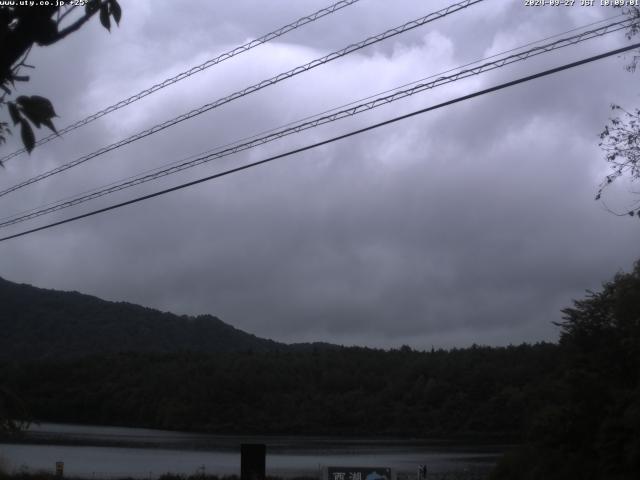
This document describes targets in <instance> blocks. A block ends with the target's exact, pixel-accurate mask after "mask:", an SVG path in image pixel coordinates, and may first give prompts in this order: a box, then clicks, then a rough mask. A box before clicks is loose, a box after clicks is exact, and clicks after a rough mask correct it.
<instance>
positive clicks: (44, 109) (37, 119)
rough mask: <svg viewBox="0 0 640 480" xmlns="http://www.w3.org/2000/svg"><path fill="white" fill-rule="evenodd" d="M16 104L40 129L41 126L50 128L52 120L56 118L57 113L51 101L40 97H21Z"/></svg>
mask: <svg viewBox="0 0 640 480" xmlns="http://www.w3.org/2000/svg"><path fill="white" fill-rule="evenodd" d="M16 102H17V103H18V105H20V107H21V108H22V112H23V113H24V114H25V115H26V116H27V118H28V119H29V120H31V121H32V122H33V123H34V124H35V126H36V127H38V128H40V125H41V124H45V125H47V126H49V124H51V119H52V118H53V117H55V116H56V112H55V110H54V109H53V105H52V104H51V102H50V101H49V99H47V98H44V97H41V96H39V95H33V96H31V97H26V96H24V95H21V96H20V97H18V98H17V99H16ZM54 131H55V130H54Z"/></svg>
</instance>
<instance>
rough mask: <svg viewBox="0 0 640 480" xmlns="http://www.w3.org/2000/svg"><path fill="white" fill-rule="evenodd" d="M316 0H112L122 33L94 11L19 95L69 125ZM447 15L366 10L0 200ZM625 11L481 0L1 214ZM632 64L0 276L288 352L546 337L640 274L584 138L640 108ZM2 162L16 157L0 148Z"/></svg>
mask: <svg viewBox="0 0 640 480" xmlns="http://www.w3.org/2000/svg"><path fill="white" fill-rule="evenodd" d="M328 3H329V0H318V1H316V0H313V1H312V0H305V1H295V2H293V1H284V0H269V1H268V2H264V1H248V0H243V1H237V2H219V1H189V2H186V1H185V2H173V1H168V0H162V1H157V0H154V1H151V0H145V1H143V0H135V1H125V0H122V1H121V5H122V9H123V16H122V22H121V24H120V27H119V28H112V31H111V34H109V33H108V32H107V31H106V30H105V29H104V28H102V27H101V26H100V25H99V22H98V19H97V18H95V19H93V21H92V22H90V24H89V25H87V26H85V27H84V28H83V29H82V30H81V31H79V32H78V33H76V34H74V35H72V36H70V37H68V38H67V39H66V40H64V41H62V42H59V43H58V44H56V45H54V46H52V47H47V48H40V49H34V51H33V52H32V54H31V56H30V58H29V62H30V63H32V64H33V65H35V66H36V69H35V70H34V71H32V72H30V73H31V76H32V81H31V82H29V83H28V84H24V85H22V84H21V85H19V94H26V95H32V94H38V95H43V96H46V97H48V98H50V99H51V100H52V101H53V103H54V105H55V108H56V110H57V113H58V115H59V118H57V119H56V125H57V126H58V127H63V126H66V125H68V124H70V123H72V122H74V121H76V120H78V119H80V118H83V117H85V116H87V115H89V114H91V113H94V112H95V111H97V110H99V109H101V108H104V107H106V106H108V105H110V104H112V103H115V102H117V101H118V100H121V99H123V98H125V97H127V96H129V95H131V94H134V93H136V92H138V91H140V90H142V89H144V88H147V87H149V86H150V85H152V84H155V83H158V82H160V81H162V80H164V79H165V78H168V77H170V76H173V75H175V74H177V73H179V72H181V71H183V70H186V69H188V68H190V67H191V66H193V65H196V64H199V63H202V62H203V61H205V60H207V59H209V58H212V57H215V56H217V55H218V54H220V53H222V52H224V51H227V50H229V49H231V48H233V47H234V46H237V45H239V44H242V43H244V42H246V41H247V40H249V39H253V38H257V37H259V36H261V35H262V34H264V33H267V32H269V31H271V30H274V29H276V28H277V27H280V26H283V25H285V24H287V23H289V22H291V21H293V20H295V19H297V18H299V17H300V16H302V15H305V14H309V13H311V12H313V11H315V10H317V9H319V8H322V7H323V6H326V5H328ZM449 3H451V1H450V0H445V1H439V0H429V1H422V0H401V1H397V0H396V1H393V2H389V1H387V0H361V1H360V2H357V3H356V4H354V5H352V6H350V7H348V8H345V9H343V10H341V11H340V12H338V13H335V14H333V15H330V16H327V17H325V18H323V19H321V20H318V21H317V22H314V23H313V24H311V25H307V26H305V27H303V28H301V29H299V30H297V31H295V32H293V33H290V34H287V35H285V36H283V37H281V38H280V39H278V40H275V41H272V42H270V43H268V44H265V45H262V46H260V47H258V48H255V49H253V50H252V51H250V52H249V53H245V54H242V55H240V56H238V57H235V58H233V59H231V60H229V61H226V62H224V63H222V64H220V65H218V66H215V67H213V68H210V69H208V70H206V71H204V72H202V73H199V74H197V75H195V76H192V77H190V78H189V79H187V80H184V81H181V82H179V83H177V84H175V85H173V86H171V87H169V88H166V89H164V90H162V91H160V92H158V93H155V94H153V95H151V96H149V97H147V98H145V99H144V100H141V101H139V102H136V103H134V104H133V105H130V106H128V107H126V108H124V109H122V110H119V111H118V112H116V113H113V114H111V115H108V116H106V117H104V118H102V119H101V120H99V121H97V122H94V123H93V124H91V125H90V126H87V127H85V128H82V129H78V130H76V131H75V132H73V133H70V134H68V135H66V136H64V137H63V138H61V139H58V140H55V141H53V142H50V143H49V144H47V145H46V146H42V147H41V148H36V150H35V151H34V152H33V154H32V155H31V156H27V155H23V156H21V157H19V158H16V159H14V160H12V161H10V162H8V163H7V165H6V169H4V170H1V171H0V187H2V188H6V187H8V186H11V185H13V184H15V183H17V182H20V181H22V180H24V179H26V178H29V177H30V176H33V175H35V174H38V173H40V172H42V171H45V170H48V169H50V168H54V167H56V166H58V165H61V164H62V163H65V162H68V161H70V160H73V159H75V158H77V157H79V156H81V155H83V154H86V153H89V152H91V151H93V150H96V149H98V148H100V147H102V146H104V145H107V144H109V143H112V142H115V141H118V140H120V139H122V138H125V137H127V136H129V135H132V134H134V133H137V132H138V131H140V130H143V129H146V128H148V127H150V126H152V125H154V124H156V123H160V122H162V121H164V120H166V119H168V118H171V117H174V116H176V115H179V114H181V113H184V112H186V111H188V110H191V109H193V108H196V107H198V106H200V105H202V104H204V103H208V102H211V101H213V100H216V99H218V98H220V97H223V96H226V95H228V94H230V93H233V92H235V91H237V90H240V89H242V88H244V87H247V86H249V85H252V84H254V83H256V82H258V81H260V80H263V79H265V78H269V77H271V76H273V75H275V74H277V73H279V72H282V71H285V70H289V69H291V68H293V67H295V66H297V65H300V64H303V63H306V62H308V61H311V60H313V59H315V58H318V57H321V56H323V55H326V54H327V53H330V52H332V51H334V50H337V49H339V48H341V47H344V46H346V45H348V44H350V43H353V42H356V41H359V40H361V39H364V38H365V37H368V36H370V35H372V34H376V33H379V32H381V31H384V30H387V29H389V28H391V27H394V26H397V25H400V24H403V23H405V22H407V21H409V20H412V19H414V18H417V17H420V16H423V15H426V14H427V13H430V12H432V11H435V10H438V9H440V8H443V7H445V6H447V5H448V4H449ZM575 3H576V4H579V3H580V2H579V1H576V2H575ZM617 13H619V10H615V9H612V8H607V7H600V6H594V7H582V6H579V5H574V6H573V7H564V6H560V7H551V6H545V7H526V6H525V5H524V0H487V1H485V2H482V3H480V4H478V5H476V6H472V7H469V8H468V9H465V10H463V11H461V12H459V13H456V14H453V15H451V16H449V17H447V18H444V19H441V20H438V21H436V22H433V23H430V24H428V25H426V26H423V27H420V28H417V29H414V30H413V31H411V32H409V33H406V34H402V35H398V36H396V37H394V38H392V39H389V40H387V41H385V42H382V43H380V44H377V45H376V46H373V47H369V48H367V49H364V50H361V51H359V52H357V53H354V54H351V55H349V56H347V57H345V58H342V59H340V60H337V61H334V62H331V63H329V64H327V65H324V66H321V67H318V68H316V69H314V70H312V71H310V72H307V73H304V74H302V75H298V76H297V77H295V78H292V79H289V80H286V81H284V82H281V83H280V84H278V85H275V86H271V87H268V88H266V89H264V90H262V91H260V92H258V93H254V94H252V95H248V96H246V97H244V98H242V99H240V100H238V101H234V102H232V103H230V104H227V105H225V106H223V107H221V108H218V109H215V110H213V111H210V112H208V113H206V114H203V115H200V116H198V117H196V118H194V119H191V120H188V121H186V122H183V123H181V124H180V125H178V126H175V127H173V128H170V129H168V130H165V131H163V132H162V133H159V134H156V135H152V136H150V137H147V138H146V139H143V140H141V141H138V142H135V143H134V144H132V145H129V146H127V147H124V148H120V149H118V150H116V151H114V152H111V153H109V154H106V155H103V156H101V157H98V158H96V159H94V160H91V161H90V162H87V163H86V164H84V165H82V166H78V167H76V168H73V169H71V170H69V171H67V172H65V173H63V174H60V175H56V176H54V177H51V178H50V179H48V180H46V181H43V182H40V183H38V184H37V185H32V186H31V187H29V188H25V189H22V190H20V191H19V192H15V193H14V194H12V195H8V196H6V197H3V198H1V199H0V216H2V217H5V216H7V215H10V214H13V213H16V212H19V211H22V210H25V209H30V208H33V207H38V206H41V205H42V204H46V203H49V202H52V201H56V200H59V199H61V198H64V197H68V196H70V195H74V194H77V193H79V192H83V191H86V190H89V189H92V188H95V187H99V186H102V185H104V184H108V183H111V182H114V181H117V180H120V179H123V178H126V177H128V176H131V175H135V174H137V173H139V172H141V171H144V170H147V169H150V168H154V167H157V166H159V165H163V164H166V163H169V162H173V161H175V160H179V159H181V158H184V157H188V156H190V155H193V154H197V153H200V152H203V151H206V150H210V149H213V148H215V147H218V146H221V145H224V144H226V143H229V142H231V141H235V140H238V139H240V138H243V137H246V136H248V135H253V134H255V133H258V132H261V131H264V130H267V129H270V128H273V127H277V126H279V125H283V124H286V123H289V122H292V121H295V120H298V119H301V118H304V117H307V116H309V115H313V114H316V113H319V112H322V111H324V110H327V109H329V108H334V107H337V106H340V105H343V104H345V103H348V102H351V101H354V100H358V99H360V98H363V97H366V96H369V95H373V94H376V93H379V92H382V91H385V90H388V89H391V88H395V87H397V86H400V85H402V84H405V83H408V82H412V81H415V80H418V79H421V78H424V77H428V76H430V75H433V74H437V73H440V72H443V71H446V70H449V69H451V68H454V67H457V66H460V65H463V64H466V63H469V62H471V61H475V60H478V59H481V58H483V57H486V56H489V55H494V54H496V53H500V52H503V51H505V50H509V49H511V48H514V47H518V46H521V45H524V44H527V43H530V42H533V41H537V40H540V39H542V38H544V37H548V36H551V35H556V34H558V33H561V32H565V31H567V30H570V29H573V28H576V27H580V26H582V25H585V24H588V23H591V22H595V21H598V20H602V19H605V18H607V17H610V16H613V15H615V14H617ZM626 44H628V40H626V39H625V37H624V34H623V33H622V32H618V33H615V34H612V35H609V36H606V37H603V38H598V39H595V40H590V41H588V42H585V43H582V44H579V45H577V46H573V47H569V48H566V49H563V50H561V51H558V52H553V53H551V54H548V55H541V56H539V57H536V58H534V59H530V60H527V61H525V62H520V63H517V64H514V65H512V66H509V67H505V68H501V69H498V70H496V71H494V72H490V73H487V74H483V75H481V76H477V77H473V78H470V79H467V80H464V81H459V82H455V83H452V84H450V85H446V86H442V87H438V88H437V89H433V90H430V91H427V92H425V93H421V94H419V95H415V96H413V97H411V98H409V99H407V100H404V101H399V102H395V103H393V104H390V105H387V106H385V107H382V108H379V109H376V110H374V111H372V112H368V113H365V114H361V115H359V116H357V117H354V118H351V119H346V120H341V121H339V122H335V123H332V124H330V125H326V126H324V127H321V128H318V129H314V130H310V131H307V132H304V133H301V134H297V135H293V136H290V137H287V138H285V139H282V140H280V141H277V142H273V143H271V144H268V145H265V146H263V147H260V148H256V149H253V150H251V151H248V152H245V153H242V154H238V155H235V156H230V157H226V158H225V159H222V160H217V161H214V162H211V163H209V164H207V165H206V166H202V167H198V168H194V169H190V170H188V171H186V172H183V173H181V174H178V175H173V176H170V177H167V178H165V179H164V180H161V181H158V182H152V183H148V184H146V185H144V186H140V187H137V188H134V189H129V190H126V191H124V192H120V193H119V194H117V195H110V196H107V197H104V198H102V199H100V200H96V201H94V202H89V203H86V204H84V205H82V206H79V207H76V208H73V209H67V210H64V211H62V212H58V213H57V214H54V215H50V216H46V217H41V218H40V219H38V220H34V221H32V222H25V223H21V224H20V225H18V226H16V227H12V228H8V229H4V230H2V232H0V233H2V235H6V234H9V233H15V232H18V231H21V230H23V229H25V228H27V227H29V228H32V227H36V226H38V225H42V224H45V223H49V222H51V221H55V220H60V219H63V218H67V217H68V216H71V215H75V214H79V213H83V212H85V211H89V210H93V209H95V208H99V207H103V206H107V205H110V204H112V203H115V202H117V201H122V200H126V199H129V198H132V197H134V196H137V195H141V194H144V193H150V192H153V191H156V190H159V189H161V188H166V187H168V186H172V185H176V184H178V183H181V182H184V181H187V180H191V179H196V178H199V177H203V176H206V175H210V174H212V173H215V172H217V171H221V170H224V169H226V168H230V167H234V166H238V165H242V164H244V163H247V162H250V161H255V160H260V159H262V158H265V157H267V156H269V155H272V154H275V153H280V152H284V151H287V150H290V149H292V148H297V147H301V146H304V145H307V144H309V143H313V142H315V141H319V140H323V139H325V138H329V137H331V136H334V135H337V134H340V133H344V132H347V131H351V130H353V129H356V128H360V127H363V126H366V125H369V124H371V123H375V122H379V121H382V120H385V119H387V118H391V117H393V116H397V115H401V114H404V113H408V112H411V111H413V110H417V109H419V108H424V107H426V106H429V105H433V104H436V103H438V102H441V101H444V100H448V99H451V98H455V97H457V96H460V95H464V94H466V93H469V92H472V91H475V90H478V89H482V88H487V87H489V86H492V85H495V84H497V83H500V82H504V81H507V80H510V79H513V78H516V77H518V76H523V75H528V74H531V73H535V72H537V71H540V70H544V69H548V68H551V67H554V66H558V65H561V64H563V63H566V62H568V61H574V60H577V59H581V58H584V57H587V56H589V55H594V54H596V53H601V52H604V51H606V50H609V49H612V48H616V47H619V46H622V45H626ZM628 61H629V58H620V57H611V58H608V59H605V60H601V61H599V62H596V63H592V64H589V65H586V66H582V67H579V68H576V69H574V70H571V71H567V72H563V73H560V74H557V75H554V76H552V77H547V78H544V79H539V80H535V81H532V82H528V83H526V84H523V85H520V86H516V87H512V88H510V89H508V90H503V91H500V92H496V93H493V94H490V95H486V96H483V97H480V98H476V99H473V100H470V101H465V102H463V103H459V104H456V105H453V106H450V107H447V108H444V109H440V110H437V111H433V112H430V113H427V114H424V115H421V116H419V117H413V118H411V119H409V120H405V121H402V122H400V123H396V124H394V125H391V126H387V127H384V128H380V129H377V130H375V131H371V132H368V133H365V134H362V135H358V136H356V137H352V138H349V139H347V140H342V141H340V142H337V143H332V144H330V145H327V146H324V147H321V148H317V149H314V150H312V151H308V152H305V153H302V154H298V155H294V156H290V157H287V158H285V159H281V160H278V161H277V162H274V163H270V164H267V165H264V166H260V167H257V168H253V169H250V170H247V171H244V172H241V173H238V174H234V175H230V176H227V177H224V178H221V179H219V180H215V181H212V182H208V183H204V184H200V185H198V186H195V187H192V188H190V189H187V190H182V191H179V192H175V193H171V194H169V195H166V196H163V197H160V198H157V199H153V200H149V201H147V202H143V203H138V204H135V205H133V206H128V207H125V208H122V209H119V210H116V211H112V212H109V213H105V214H102V215H99V216H94V217H92V218H89V219H85V220H81V221H78V222H74V223H71V224H67V225H64V226H60V227H56V228H53V229H50V230H47V231H44V232H39V233H34V234H32V235H28V236H25V237H21V238H18V239H14V240H11V241H7V242H3V243H1V244H0V276H2V277H4V278H6V279H8V280H12V281H15V282H24V283H29V284H33V285H36V286H39V287H44V288H53V289H61V290H77V291H80V292H83V293H88V294H92V295H96V296H99V297H101V298H105V299H109V300H116V301H128V302H133V303H138V304H142V305H145V306H149V307H154V308H158V309H161V310H166V311H171V312H175V313H179V314H204V313H210V314H213V315H216V316H218V317H220V318H221V319H222V320H224V321H225V322H227V323H230V324H231V325H233V326H235V327H237V328H241V329H243V330H245V331H248V332H251V333H254V334H256V335H259V336H263V337H268V338H272V339H275V340H278V341H284V342H297V341H329V342H335V343H340V344H349V345H351V344H357V345H368V346H376V347H397V346H400V345H402V344H408V345H411V346H413V347H416V348H420V349H422V348H431V346H432V345H433V346H436V347H450V346H466V345H470V344H472V343H478V344H489V345H505V344H509V343H520V342H523V341H526V342H536V341H541V340H555V339H557V335H558V331H557V328H556V327H554V326H553V325H552V323H551V322H553V321H559V320H560V319H561V313H560V310H561V309H562V308H564V307H566V306H569V305H570V304H571V300H572V299H573V298H580V297H582V296H583V295H584V291H585V289H590V288H591V289H597V288H598V287H599V286H600V285H601V283H602V282H603V281H606V280H608V279H610V278H611V277H612V276H613V275H614V274H615V273H616V272H617V271H620V270H629V269H630V268H631V266H632V264H633V262H634V260H636V259H637V258H639V257H640V242H639V241H638V240H639V234H640V222H638V221H637V220H636V219H628V218H619V217H616V216H614V215H612V214H610V213H608V212H607V211H606V210H605V208H604V206H603V205H602V204H601V203H598V202H596V201H594V195H595V193H596V190H597V187H598V184H599V182H600V181H601V179H602V177H603V176H604V175H606V173H607V172H608V170H607V168H608V167H607V165H606V162H605V161H604V159H603V154H602V151H601V150H600V149H599V147H598V140H599V139H598V135H599V133H600V132H601V131H602V129H603V127H604V125H605V124H606V122H607V119H608V117H609V116H610V115H611V112H610V108H609V106H610V104H611V103H619V104H621V105H624V106H627V107H628V108H633V107H635V106H638V105H639V104H640V99H639V98H638V95H639V93H640V88H638V85H639V82H638V75H640V73H636V74H635V75H632V74H630V73H627V72H626V71H625V70H624V65H625V63H628ZM0 114H1V115H6V111H3V112H1V113H0ZM45 133H46V132H38V134H39V135H44V134H45ZM11 142H13V143H11ZM17 146H18V144H17V143H16V142H15V140H12V141H10V143H8V144H7V145H6V146H3V147H2V152H4V153H8V152H10V151H13V150H14V149H15V148H16V147H17ZM629 188H630V187H629V185H624V184H622V183H621V184H620V187H619V188H618V189H617V191H613V190H612V192H611V194H609V195H606V196H605V199H606V200H607V201H608V202H610V203H611V205H612V206H613V207H615V208H620V209H622V208H624V206H625V205H626V204H628V203H629V202H631V201H632V200H633V199H634V197H633V195H632V194H631V193H629V192H628V190H629ZM635 199H637V197H636V198H635Z"/></svg>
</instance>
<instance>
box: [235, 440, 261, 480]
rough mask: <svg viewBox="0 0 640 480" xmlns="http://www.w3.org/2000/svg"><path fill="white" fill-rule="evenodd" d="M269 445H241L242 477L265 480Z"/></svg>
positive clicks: (246, 479)
mask: <svg viewBox="0 0 640 480" xmlns="http://www.w3.org/2000/svg"><path fill="white" fill-rule="evenodd" d="M266 452H267V447H266V445H264V444H262V443H243V444H242V445H240V479H241V480H265V463H266V462H265V458H266Z"/></svg>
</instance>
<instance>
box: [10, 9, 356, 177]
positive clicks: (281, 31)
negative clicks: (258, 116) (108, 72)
mask: <svg viewBox="0 0 640 480" xmlns="http://www.w3.org/2000/svg"><path fill="white" fill-rule="evenodd" d="M359 1H360V0H340V1H339V2H336V3H334V4H333V5H330V6H328V7H325V8H323V9H321V10H318V11H317V12H314V13H312V14H310V15H306V16H304V17H301V18H299V19H298V20H296V21H295V22H292V23H290V24H288V25H285V26H284V27H280V28H278V29H277V30H274V31H273V32H269V33H267V34H266V35H263V36H261V37H260V38H257V39H255V40H251V41H250V42H247V43H245V44H243V45H240V46H239V47H236V48H234V49H233V50H229V51H228V52H225V53H222V54H220V55H218V56H217V57H214V58H211V59H209V60H207V61H206V62H204V63H201V64H200V65H196V66H195V67H191V68H190V69H189V70H185V71H184V72H180V73H179V74H177V75H175V76H173V77H171V78H167V79H166V80H164V81H162V82H160V83H157V84H155V85H153V86H151V87H149V88H147V89H145V90H142V91H141V92H138V93H136V94H135V95H132V96H130V97H129V98H126V99H124V100H120V101H119V102H117V103H114V104H113V105H110V106H108V107H106V108H104V109H103V110H100V111H98V112H96V113H94V114H92V115H89V116H88V117H86V118H83V119H82V120H78V121H77V122H75V123H72V124H71V125H68V126H66V127H64V128H62V129H60V130H58V133H57V134H55V133H52V134H51V135H48V136H46V137H44V138H41V139H40V140H38V141H37V142H36V145H42V144H44V143H47V142H50V141H51V140H53V139H54V138H57V137H59V136H62V135H64V134H65V133H69V132H71V131H72V130H75V129H77V128H80V127H82V126H84V125H87V124H89V123H91V122H93V121H95V120H97V119H99V118H101V117H104V116H105V115H107V114H109V113H111V112H115V111H116V110H119V109H121V108H123V107H126V106H127V105H129V104H131V103H134V102H137V101H138V100H140V99H142V98H144V97H146V96H147V95H151V94H152V93H155V92H157V91H158V90H162V89H163V88H166V87H168V86H169V85H173V84H174V83H177V82H179V81H180V80H184V79H185V78H188V77H190V76H191V75H195V74H196V73H199V72H202V71H204V70H206V69H207V68H209V67H213V66H214V65H217V64H218V63H222V62H224V61H225V60H228V59H230V58H233V57H235V56H236V55H239V54H241V53H244V52H247V51H249V50H251V49H252V48H255V47H257V46H259V45H262V44H263V43H267V42H269V41H271V40H273V39H275V38H278V37H281V36H282V35H284V34H286V33H289V32H291V31H292V30H295V29H297V28H300V27H302V26H303V25H306V24H308V23H311V22H315V21H316V20H319V19H320V18H322V17H325V16H327V15H329V14H332V13H335V12H337V11H338V10H341V9H343V8H345V7H348V6H350V5H353V4H354V3H356V2H359ZM26 151H27V150H26V148H21V149H19V150H16V151H15V152H13V153H10V154H9V155H6V156H4V157H2V158H0V164H1V163H6V162H7V161H8V160H10V159H12V158H14V157H17V156H18V155H20V154H22V153H24V152H26Z"/></svg>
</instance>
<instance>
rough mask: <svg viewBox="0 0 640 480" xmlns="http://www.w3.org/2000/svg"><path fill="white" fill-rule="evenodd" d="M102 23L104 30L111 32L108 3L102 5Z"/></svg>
mask: <svg viewBox="0 0 640 480" xmlns="http://www.w3.org/2000/svg"><path fill="white" fill-rule="evenodd" d="M100 23H101V24H102V26H103V27H104V28H106V29H107V30H109V31H111V20H109V6H108V5H107V4H106V3H103V4H102V5H100Z"/></svg>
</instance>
